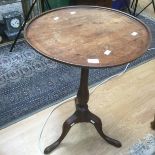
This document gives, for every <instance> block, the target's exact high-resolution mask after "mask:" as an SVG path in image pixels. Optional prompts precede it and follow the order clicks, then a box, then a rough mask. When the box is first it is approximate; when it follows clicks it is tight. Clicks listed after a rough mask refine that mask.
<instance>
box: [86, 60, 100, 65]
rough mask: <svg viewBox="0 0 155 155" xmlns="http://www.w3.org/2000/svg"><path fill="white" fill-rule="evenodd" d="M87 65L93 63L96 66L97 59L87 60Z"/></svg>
mask: <svg viewBox="0 0 155 155" xmlns="http://www.w3.org/2000/svg"><path fill="white" fill-rule="evenodd" d="M87 61H88V63H94V64H98V63H99V59H87Z"/></svg>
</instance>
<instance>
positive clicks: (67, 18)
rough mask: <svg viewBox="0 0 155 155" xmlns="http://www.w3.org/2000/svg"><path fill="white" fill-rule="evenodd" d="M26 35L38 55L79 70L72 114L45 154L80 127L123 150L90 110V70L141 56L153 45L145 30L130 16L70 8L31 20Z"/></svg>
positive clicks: (80, 7) (82, 8)
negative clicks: (93, 130)
mask: <svg viewBox="0 0 155 155" xmlns="http://www.w3.org/2000/svg"><path fill="white" fill-rule="evenodd" d="M24 35H25V38H26V40H27V42H28V43H29V44H30V45H31V46H32V47H33V48H34V49H36V50H37V51H38V52H39V53H41V54H42V55H44V56H46V57H48V58H50V59H52V60H55V61H58V62H60V63H65V64H68V65H73V66H78V67H81V81H80V86H79V90H78V93H77V97H76V99H75V104H76V109H75V112H74V113H73V114H72V115H71V116H70V117H69V118H68V119H67V120H66V121H65V122H64V124H63V129H62V134H61V136H60V138H59V139H58V140H57V141H56V142H55V143H53V144H51V145H50V146H48V147H47V148H46V149H45V151H44V153H45V154H47V153H50V152H51V151H52V150H54V149H55V148H56V147H57V146H58V145H59V144H60V143H61V141H62V140H63V139H64V137H65V136H66V135H67V133H68V132H69V130H70V128H71V127H72V126H73V125H74V124H76V123H80V122H90V123H92V124H93V125H94V126H95V128H96V130H97V131H98V133H99V134H100V136H101V137H103V139H104V140H106V141H107V142H108V143H109V144H111V145H114V146H116V147H121V143H120V142H119V141H117V140H115V139H112V138H110V137H108V136H107V135H105V134H104V133H103V131H102V122H101V120H100V118H99V117H98V116H96V115H95V114H93V113H91V112H90V111H89V109H88V104H87V102H88V100H89V90H88V74H89V68H103V67H111V66H116V65H121V64H124V63H127V62H130V61H132V60H134V59H136V58H138V57H140V56H141V55H143V54H144V53H145V51H146V50H147V49H148V46H149V44H150V41H151V35H150V31H149V29H148V28H147V26H146V25H145V24H144V23H142V22H141V21H140V20H138V19H137V18H135V17H133V16H130V15H128V14H125V13H123V12H120V11H116V10H112V9H110V8H104V7H96V6H74V7H65V8H59V9H55V10H52V11H48V12H46V13H43V14H42V15H40V16H38V17H36V18H34V19H33V20H31V21H30V22H29V23H28V24H27V26H26V28H25V34H24ZM96 106H97V105H96Z"/></svg>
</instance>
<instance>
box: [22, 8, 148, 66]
mask: <svg viewBox="0 0 155 155" xmlns="http://www.w3.org/2000/svg"><path fill="white" fill-rule="evenodd" d="M24 36H25V38H26V40H27V42H28V43H29V44H30V45H31V46H32V47H33V48H34V49H36V50H37V51H38V52H39V53H41V54H43V55H44V56H47V57H48V58H51V59H52V60H57V61H59V62H63V63H67V64H70V65H75V66H80V67H95V68H98V67H110V66H116V65H120V64H124V63H127V62H130V61H132V60H134V59H136V58H138V57H140V56H141V55H143V54H144V53H145V52H146V50H147V48H148V46H149V44H150V41H151V35H150V32H149V30H148V28H147V27H146V26H145V24H143V23H142V22H141V21H139V20H138V19H136V18H134V17H132V16H130V15H128V14H125V13H123V12H120V11H116V10H112V9H109V8H104V7H94V6H74V7H65V8H60V9H55V10H52V11H48V12H46V13H44V14H41V15H40V16H38V17H36V18H34V19H33V20H31V21H30V22H29V23H28V24H27V26H26V28H25V32H24Z"/></svg>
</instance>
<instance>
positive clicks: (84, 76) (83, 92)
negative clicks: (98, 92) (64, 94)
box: [44, 68, 121, 154]
mask: <svg viewBox="0 0 155 155" xmlns="http://www.w3.org/2000/svg"><path fill="white" fill-rule="evenodd" d="M88 74H89V69H87V68H82V69H81V80H80V87H79V90H78V93H77V98H76V99H75V104H76V110H75V112H74V113H73V115H72V116H71V117H69V118H68V119H67V120H66V121H65V122H64V124H63V128H62V134H61V136H60V138H59V139H58V140H57V141H56V142H54V143H53V144H51V145H50V146H48V147H46V148H45V150H44V153H45V154H48V153H50V152H51V151H53V150H54V149H55V148H56V147H57V146H58V145H59V144H60V143H61V141H62V140H63V139H64V138H65V136H66V135H67V133H68V132H69V130H70V129H71V127H72V126H73V125H75V124H76V123H81V122H88V123H92V124H93V125H94V126H95V128H96V130H97V131H98V133H99V134H100V136H101V137H102V138H103V139H104V140H106V141H107V142H108V143H109V144H111V145H114V146H116V147H121V143H120V142H119V141H117V140H114V139H112V138H110V137H108V136H106V135H105V134H104V133H103V131H102V122H101V120H100V118H99V117H97V116H96V115H94V114H93V113H91V112H90V111H89V109H88V104H87V102H88V100H89V90H88Z"/></svg>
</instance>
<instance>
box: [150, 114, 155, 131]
mask: <svg viewBox="0 0 155 155" xmlns="http://www.w3.org/2000/svg"><path fill="white" fill-rule="evenodd" d="M151 128H152V129H153V130H155V116H154V120H153V121H152V122H151Z"/></svg>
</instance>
